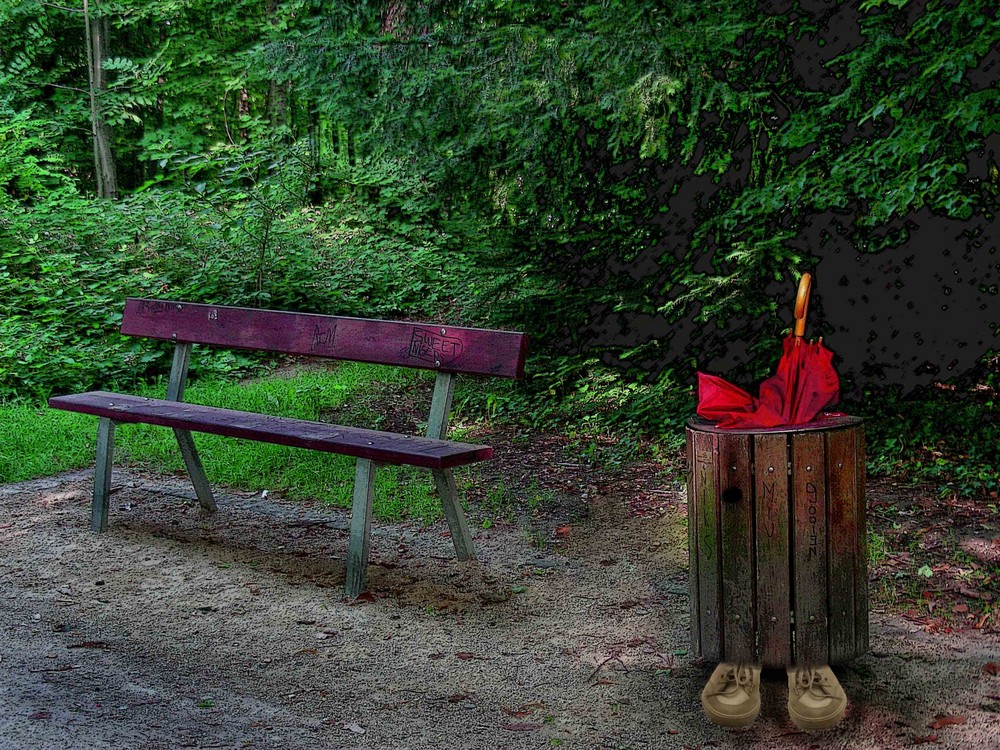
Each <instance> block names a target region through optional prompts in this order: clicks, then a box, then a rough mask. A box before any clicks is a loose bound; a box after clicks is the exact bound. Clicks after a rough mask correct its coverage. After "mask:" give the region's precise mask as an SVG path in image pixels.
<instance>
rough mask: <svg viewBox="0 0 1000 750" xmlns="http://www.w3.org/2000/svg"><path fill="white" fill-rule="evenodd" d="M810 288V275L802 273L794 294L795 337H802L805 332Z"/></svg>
mask: <svg viewBox="0 0 1000 750" xmlns="http://www.w3.org/2000/svg"><path fill="white" fill-rule="evenodd" d="M811 289H812V276H811V275H810V274H808V273H804V274H802V278H801V279H799V293H798V294H797V295H796V296H795V337H796V338H799V339H800V338H802V337H803V336H805V334H806V313H807V312H809V292H810V290H811Z"/></svg>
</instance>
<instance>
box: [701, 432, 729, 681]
mask: <svg viewBox="0 0 1000 750" xmlns="http://www.w3.org/2000/svg"><path fill="white" fill-rule="evenodd" d="M715 452H716V436H715V435H709V434H707V433H696V434H695V436H694V454H695V490H696V492H697V495H696V497H697V513H698V529H697V533H698V601H699V603H700V605H701V623H700V624H701V635H700V638H701V653H702V656H704V657H705V658H706V659H709V660H713V661H718V660H720V659H721V658H722V653H723V650H724V644H723V643H722V623H721V619H720V616H719V613H720V611H721V609H722V601H721V587H720V567H719V516H718V513H717V512H716V507H717V505H716V504H717V498H716V490H715V488H716V483H717V480H716V475H717V471H716V467H717V464H716V458H715Z"/></svg>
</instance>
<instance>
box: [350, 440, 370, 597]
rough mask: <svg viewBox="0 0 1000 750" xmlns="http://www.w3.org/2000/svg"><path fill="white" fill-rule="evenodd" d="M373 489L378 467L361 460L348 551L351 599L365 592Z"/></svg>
mask: <svg viewBox="0 0 1000 750" xmlns="http://www.w3.org/2000/svg"><path fill="white" fill-rule="evenodd" d="M374 489H375V467H374V465H373V464H372V462H371V460H370V459H367V458H359V459H358V463H357V468H356V469H355V471H354V505H353V507H352V509H351V541H350V547H349V548H348V551H347V585H346V587H345V591H346V593H347V596H348V597H350V598H352V599H353V598H354V597H356V596H358V595H359V594H361V592H362V591H364V590H365V574H366V572H367V571H368V550H369V540H370V538H371V528H372V498H373V496H374Z"/></svg>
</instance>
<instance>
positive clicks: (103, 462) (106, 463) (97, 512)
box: [90, 417, 115, 531]
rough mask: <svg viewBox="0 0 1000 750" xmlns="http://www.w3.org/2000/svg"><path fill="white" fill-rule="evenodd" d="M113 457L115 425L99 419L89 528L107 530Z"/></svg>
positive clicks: (107, 420)
mask: <svg viewBox="0 0 1000 750" xmlns="http://www.w3.org/2000/svg"><path fill="white" fill-rule="evenodd" d="M114 456H115V423H114V422H112V421H111V420H110V419H108V418H107V417H101V418H100V420H98V423H97V466H96V467H95V468H94V503H93V505H92V506H91V509H90V528H91V529H92V530H93V531H106V530H107V528H108V499H109V497H110V495H111V467H112V465H113V464H114Z"/></svg>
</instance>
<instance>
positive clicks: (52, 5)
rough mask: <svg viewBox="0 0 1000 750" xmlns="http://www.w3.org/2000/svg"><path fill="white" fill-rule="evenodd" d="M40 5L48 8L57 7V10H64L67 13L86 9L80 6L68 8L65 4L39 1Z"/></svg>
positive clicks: (80, 11)
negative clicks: (81, 8)
mask: <svg viewBox="0 0 1000 750" xmlns="http://www.w3.org/2000/svg"><path fill="white" fill-rule="evenodd" d="M38 4H39V5H44V6H46V7H48V8H55V9H56V10H64V11H66V12H67V13H83V12H84V11H82V10H80V9H79V8H67V7H66V6H65V5H56V4H55V3H42V2H40V3H38Z"/></svg>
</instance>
